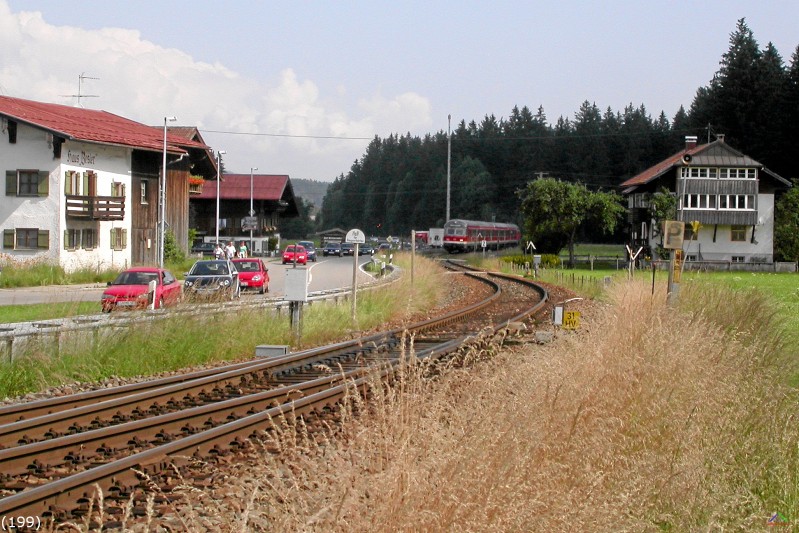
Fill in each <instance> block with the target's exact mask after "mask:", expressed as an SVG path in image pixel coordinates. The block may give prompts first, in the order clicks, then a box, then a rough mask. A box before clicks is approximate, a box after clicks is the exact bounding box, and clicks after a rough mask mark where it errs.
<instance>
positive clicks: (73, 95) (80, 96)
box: [61, 72, 100, 107]
mask: <svg viewBox="0 0 799 533" xmlns="http://www.w3.org/2000/svg"><path fill="white" fill-rule="evenodd" d="M99 79H100V78H92V77H91V76H86V73H85V72H81V73H80V76H78V94H62V95H61V96H63V97H65V98H77V99H78V103H77V104H75V105H76V106H77V107H83V106H82V105H81V103H80V99H81V98H99V96H98V95H96V94H81V89H82V85H83V80H99Z"/></svg>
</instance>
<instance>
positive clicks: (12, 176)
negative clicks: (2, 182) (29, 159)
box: [6, 170, 17, 196]
mask: <svg viewBox="0 0 799 533" xmlns="http://www.w3.org/2000/svg"><path fill="white" fill-rule="evenodd" d="M16 195H17V171H16V170H6V196H16Z"/></svg>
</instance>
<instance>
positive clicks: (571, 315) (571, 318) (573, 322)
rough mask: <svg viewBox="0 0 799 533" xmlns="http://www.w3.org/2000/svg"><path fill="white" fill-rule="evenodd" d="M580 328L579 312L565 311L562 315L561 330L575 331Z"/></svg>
mask: <svg viewBox="0 0 799 533" xmlns="http://www.w3.org/2000/svg"><path fill="white" fill-rule="evenodd" d="M579 327H580V311H565V312H564V313H563V329H577V328H579Z"/></svg>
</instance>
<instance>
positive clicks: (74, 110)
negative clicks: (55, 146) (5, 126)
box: [0, 96, 208, 153]
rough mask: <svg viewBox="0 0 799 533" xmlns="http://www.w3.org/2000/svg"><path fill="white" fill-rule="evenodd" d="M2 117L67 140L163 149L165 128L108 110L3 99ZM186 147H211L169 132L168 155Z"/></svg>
mask: <svg viewBox="0 0 799 533" xmlns="http://www.w3.org/2000/svg"><path fill="white" fill-rule="evenodd" d="M0 115H3V116H5V117H7V118H9V119H12V120H16V121H17V122H20V123H25V124H30V125H31V126H35V127H38V128H41V129H44V130H47V131H50V132H52V133H53V134H55V135H59V136H61V137H64V138H66V139H72V140H76V141H85V142H92V143H98V144H112V145H119V146H128V147H131V148H137V149H141V150H148V151H157V152H160V151H163V149H164V129H163V126H147V125H145V124H141V123H139V122H134V121H132V120H129V119H126V118H123V117H120V116H118V115H114V114H112V113H108V112H107V111H97V110H94V109H84V108H82V107H71V106H65V105H59V104H46V103H43V102H35V101H33V100H24V99H21V98H11V97H9V96H0ZM184 148H200V149H203V150H207V149H208V146H206V145H204V144H202V143H200V142H196V141H193V140H191V139H187V138H186V137H184V136H181V135H180V134H177V135H176V134H172V133H169V132H167V151H168V152H171V153H185V150H184Z"/></svg>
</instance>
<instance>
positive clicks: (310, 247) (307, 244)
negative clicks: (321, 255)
mask: <svg viewBox="0 0 799 533" xmlns="http://www.w3.org/2000/svg"><path fill="white" fill-rule="evenodd" d="M297 244H299V245H300V246H302V247H303V248H305V253H307V254H308V261H313V262H314V263H316V245H315V244H314V243H312V242H311V241H300V242H298V243H297Z"/></svg>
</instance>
